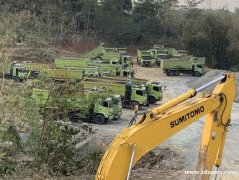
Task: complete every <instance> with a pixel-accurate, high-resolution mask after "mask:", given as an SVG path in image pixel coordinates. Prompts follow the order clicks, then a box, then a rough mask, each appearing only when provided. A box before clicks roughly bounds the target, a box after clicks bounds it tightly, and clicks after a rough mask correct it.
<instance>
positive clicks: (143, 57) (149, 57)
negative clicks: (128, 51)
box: [142, 56, 152, 60]
mask: <svg viewBox="0 0 239 180" xmlns="http://www.w3.org/2000/svg"><path fill="white" fill-rule="evenodd" d="M142 59H144V60H151V59H152V57H151V56H142Z"/></svg>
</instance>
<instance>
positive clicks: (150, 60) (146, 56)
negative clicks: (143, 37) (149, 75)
mask: <svg viewBox="0 0 239 180" xmlns="http://www.w3.org/2000/svg"><path fill="white" fill-rule="evenodd" d="M137 62H138V64H139V65H141V66H150V65H152V64H155V57H154V54H153V52H152V51H150V50H148V51H140V50H137Z"/></svg>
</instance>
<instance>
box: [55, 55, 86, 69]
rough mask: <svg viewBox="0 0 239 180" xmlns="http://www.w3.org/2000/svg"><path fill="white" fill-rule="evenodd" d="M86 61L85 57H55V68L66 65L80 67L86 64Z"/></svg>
mask: <svg viewBox="0 0 239 180" xmlns="http://www.w3.org/2000/svg"><path fill="white" fill-rule="evenodd" d="M87 62H88V59H87V58H77V57H63V58H59V59H55V68H56V69H63V68H67V67H82V66H86V65H87Z"/></svg>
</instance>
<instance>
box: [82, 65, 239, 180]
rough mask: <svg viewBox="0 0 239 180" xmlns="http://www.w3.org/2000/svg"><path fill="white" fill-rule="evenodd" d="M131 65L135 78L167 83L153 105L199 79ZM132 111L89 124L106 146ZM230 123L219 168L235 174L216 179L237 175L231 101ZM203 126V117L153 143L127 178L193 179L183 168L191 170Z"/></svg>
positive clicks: (236, 118)
mask: <svg viewBox="0 0 239 180" xmlns="http://www.w3.org/2000/svg"><path fill="white" fill-rule="evenodd" d="M134 67H135V68H136V70H137V73H136V77H137V78H146V79H148V80H149V81H159V82H161V83H162V84H164V85H166V86H167V89H166V91H165V92H164V98H163V100H162V101H161V102H158V103H157V104H156V105H154V106H159V105H161V104H163V103H164V102H166V101H168V100H170V99H172V98H174V97H177V96H178V95H181V94H182V93H184V92H186V91H187V90H188V89H190V88H189V87H188V82H194V81H196V80H198V79H199V78H197V77H192V76H190V75H182V76H180V77H167V76H166V75H165V74H163V72H162V70H161V69H160V68H158V67H150V68H147V67H139V66H137V65H135V66H134ZM208 81H210V79H208ZM142 110H144V109H142ZM133 114H134V112H133V111H132V110H129V109H124V110H123V114H122V117H121V119H120V120H118V121H112V122H110V123H109V124H108V125H104V126H102V125H95V124H93V127H94V128H96V129H97V139H98V140H99V141H100V142H101V143H102V144H104V145H106V146H107V145H108V144H109V143H110V142H111V141H112V140H113V138H114V137H115V136H116V135H117V134H118V133H120V132H121V131H122V129H124V128H125V127H127V125H128V123H129V121H130V119H131V118H132V117H133ZM231 124H232V126H230V127H229V130H228V135H227V138H226V144H225V148H224V153H223V157H222V165H221V166H220V168H219V170H221V171H237V175H218V176H217V179H239V151H238V150H239V143H238V142H239V135H238V130H239V104H238V103H234V104H233V108H232V123H231ZM203 126H204V118H202V119H200V120H199V121H197V122H195V123H194V124H192V125H190V126H189V127H188V128H186V129H184V130H183V131H181V132H179V133H178V134H177V135H175V136H173V137H172V138H170V139H169V140H167V141H166V142H164V143H162V144H161V145H159V146H158V147H156V148H155V149H154V150H153V151H152V152H151V153H150V154H147V155H146V157H144V158H143V159H142V160H141V161H140V162H139V164H137V165H136V167H135V168H134V169H133V172H132V177H131V179H132V180H143V179H152V180H158V179H194V175H187V174H185V171H188V170H195V168H196V164H197V157H198V152H199V147H200V140H201V132H202V128H203ZM91 178H93V177H91ZM91 178H90V179H91ZM83 179H84V178H83ZM86 179H88V178H86Z"/></svg>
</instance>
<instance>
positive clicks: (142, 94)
mask: <svg viewBox="0 0 239 180" xmlns="http://www.w3.org/2000/svg"><path fill="white" fill-rule="evenodd" d="M136 94H137V95H139V96H144V91H142V90H136Z"/></svg>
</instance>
